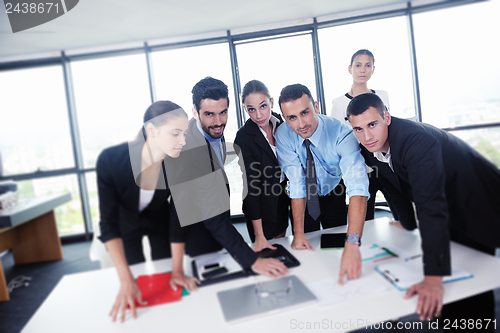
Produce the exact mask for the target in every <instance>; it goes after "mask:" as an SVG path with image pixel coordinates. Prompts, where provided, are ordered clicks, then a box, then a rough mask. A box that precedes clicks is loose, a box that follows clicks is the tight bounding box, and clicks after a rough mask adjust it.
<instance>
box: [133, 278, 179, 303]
mask: <svg viewBox="0 0 500 333" xmlns="http://www.w3.org/2000/svg"><path fill="white" fill-rule="evenodd" d="M171 277H172V273H157V274H153V275H140V276H139V277H138V278H137V280H136V283H137V286H138V287H139V289H141V293H142V299H143V300H144V301H146V302H148V304H145V305H139V304H138V303H137V300H136V301H135V305H136V307H139V308H141V307H146V306H152V305H158V304H163V303H170V302H176V301H179V300H180V299H181V298H182V289H183V288H177V290H173V289H172V288H171V287H170V278H171Z"/></svg>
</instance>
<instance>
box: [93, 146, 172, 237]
mask: <svg viewBox="0 0 500 333" xmlns="http://www.w3.org/2000/svg"><path fill="white" fill-rule="evenodd" d="M142 146H143V142H141V141H137V142H132V143H130V148H129V143H128V142H125V143H122V144H119V145H116V146H113V147H110V148H107V149H105V150H104V151H102V153H101V154H100V155H99V157H98V159H97V165H96V173H97V187H98V192H99V209H100V222H99V226H100V229H101V236H100V237H99V238H100V239H101V241H103V242H106V241H108V240H110V239H113V238H127V237H132V236H133V235H134V234H135V233H137V232H140V230H141V229H144V228H145V229H149V230H153V231H154V230H158V231H162V232H164V233H167V235H168V233H169V203H168V201H167V199H168V197H169V195H170V190H169V189H168V186H167V185H166V182H165V179H164V173H163V172H162V173H160V176H159V177H158V178H159V179H158V186H157V190H156V191H155V193H154V196H153V199H152V201H151V202H150V204H149V205H148V206H147V208H146V209H144V210H143V211H142V212H141V213H139V192H140V188H139V186H138V185H137V184H140V175H139V178H138V179H137V182H136V180H135V179H134V174H133V171H132V163H136V165H137V166H138V168H140V163H141V151H142ZM130 156H132V157H133V158H132V159H131V158H130ZM167 241H168V238H167Z"/></svg>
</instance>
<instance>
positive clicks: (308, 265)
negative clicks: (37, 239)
mask: <svg viewBox="0 0 500 333" xmlns="http://www.w3.org/2000/svg"><path fill="white" fill-rule="evenodd" d="M388 221H389V220H388V219H386V218H383V219H377V220H374V221H368V222H366V224H365V229H364V232H363V243H364V244H370V243H377V242H380V243H382V242H384V243H387V244H392V245H394V246H396V247H398V248H401V249H403V250H406V251H408V252H409V253H420V251H421V250H420V237H419V234H418V231H416V230H415V231H412V232H409V231H405V230H402V229H399V228H397V227H394V226H391V225H389V223H388ZM345 231H346V227H338V228H334V229H329V230H328V231H327V232H345ZM306 235H307V238H308V239H309V242H310V244H311V246H312V247H313V248H314V249H315V251H314V252H311V251H306V250H300V251H299V250H291V249H290V243H291V241H292V238H291V237H288V238H282V239H279V240H273V242H271V243H280V244H282V245H283V246H285V247H286V248H287V249H288V250H289V251H290V252H291V253H292V254H293V255H294V256H295V257H296V258H297V259H298V260H299V261H300V262H301V265H300V266H299V267H295V268H292V269H290V274H293V275H296V276H297V277H298V278H299V279H300V280H301V281H302V282H303V283H304V284H306V285H307V284H309V283H311V282H315V281H321V280H324V279H327V278H331V277H337V276H338V272H339V265H340V256H339V255H338V254H336V253H334V251H321V250H320V249H319V243H320V237H321V232H312V233H308V234H306ZM451 252H452V258H453V263H454V264H455V265H457V266H459V267H461V268H463V269H465V270H467V271H469V272H471V273H473V274H474V278H472V279H467V280H462V281H456V282H453V283H449V284H445V285H444V289H445V296H444V302H445V303H449V302H452V301H455V300H458V299H461V298H465V297H468V296H471V295H473V294H478V293H481V292H484V291H486V290H490V289H494V288H498V287H500V279H498V277H499V276H500V260H499V259H498V258H495V257H492V256H488V255H485V254H483V253H481V252H478V251H475V250H472V249H469V248H467V247H464V246H462V245H459V244H456V243H452V244H451ZM184 267H185V270H186V272H187V274H189V273H190V271H191V270H190V262H189V261H188V260H186V261H185V263H184ZM131 268H132V272H133V273H134V275H136V276H137V275H141V274H152V273H156V272H165V271H169V270H171V268H172V264H171V260H170V259H164V260H158V261H153V262H147V263H143V264H138V265H134V266H132V267H131ZM363 275H364V276H370V277H371V278H373V279H374V280H376V281H377V282H379V283H384V284H387V285H388V286H389V287H388V288H387V289H386V290H385V291H383V292H380V293H378V294H374V295H370V296H368V297H365V298H362V299H358V300H354V301H350V302H344V303H341V304H332V305H330V306H327V307H318V306H317V305H315V304H312V305H309V306H305V307H301V308H297V309H292V310H288V311H286V310H285V311H281V312H276V313H273V314H271V315H268V316H265V317H262V318H259V319H254V320H250V321H247V322H244V323H238V324H233V325H231V324H228V323H226V322H225V320H224V316H223V314H222V310H221V308H220V305H219V302H218V299H217V292H218V291H221V290H227V289H231V288H236V287H241V286H244V285H248V284H252V283H255V282H258V281H267V280H269V278H267V277H264V276H253V277H248V278H242V279H237V280H232V281H228V282H224V283H219V284H214V285H209V286H205V287H202V288H200V289H199V290H198V291H197V292H194V293H192V294H191V295H189V296H185V297H183V298H182V301H180V302H176V303H170V304H163V305H159V306H154V307H149V308H142V309H138V311H137V314H138V317H137V319H136V320H133V319H131V318H130V317H129V318H127V320H126V321H125V322H124V323H120V322H116V323H112V322H111V319H110V318H109V317H108V313H109V311H110V309H111V306H112V305H113V303H114V301H115V297H116V295H117V292H118V289H119V281H118V277H117V274H116V271H115V269H114V268H107V269H102V270H96V271H91V272H85V273H78V274H71V275H66V276H64V277H63V278H62V279H61V281H60V282H59V283H58V285H57V286H56V287H55V288H54V290H53V291H52V292H51V293H50V295H49V296H48V297H47V299H46V300H45V301H44V302H43V304H42V305H41V306H40V308H38V310H37V312H36V313H35V314H34V315H33V317H32V318H31V319H30V320H29V322H28V323H27V325H26V326H25V327H24V328H23V331H22V332H23V333H32V332H49V331H50V332H51V333H58V332H61V333H67V332H72V333H75V332H148V333H153V332H231V333H232V332H251V333H255V332H259V331H260V332H262V331H263V332H297V331H324V332H345V331H351V330H354V329H360V328H364V326H350V325H351V324H355V325H357V324H359V323H367V322H369V323H372V324H376V323H379V322H381V321H386V320H390V319H392V318H398V317H402V316H405V315H409V314H412V313H414V311H415V309H416V305H417V297H412V298H411V299H409V300H404V299H403V297H404V295H405V293H404V292H401V291H398V290H397V289H396V288H394V287H393V286H391V285H390V284H389V282H387V281H386V280H385V279H384V278H383V277H382V276H381V275H380V274H378V273H377V272H376V271H375V269H373V268H370V269H365V270H364V271H363ZM243 301H244V300H235V306H238V302H243ZM301 323H302V325H303V326H302V327H303V329H300V325H301ZM306 323H319V324H320V325H325V323H328V325H332V326H331V328H328V329H325V328H320V329H316V330H310V329H309V330H308V329H305V326H304V324H306ZM337 323H338V324H339V325H340V326H339V325H337ZM336 325H337V327H336ZM424 325H426V324H424ZM342 326H343V327H342ZM321 327H324V326H321Z"/></svg>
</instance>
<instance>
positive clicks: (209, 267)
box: [204, 262, 220, 271]
mask: <svg viewBox="0 0 500 333" xmlns="http://www.w3.org/2000/svg"><path fill="white" fill-rule="evenodd" d="M219 266H220V263H218V262H216V263H213V264H208V265H205V266H204V268H205V270H206V271H208V270H209V269H212V268H215V267H219Z"/></svg>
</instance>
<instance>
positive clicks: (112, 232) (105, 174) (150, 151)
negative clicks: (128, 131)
mask: <svg viewBox="0 0 500 333" xmlns="http://www.w3.org/2000/svg"><path fill="white" fill-rule="evenodd" d="M187 128H188V120H187V114H186V112H184V110H183V109H182V108H181V107H180V106H178V105H177V104H175V103H172V102H170V101H159V102H156V103H153V104H152V105H151V106H150V107H149V108H148V109H147V110H146V113H145V114H144V127H143V130H142V132H140V133H139V135H138V137H137V139H136V140H134V141H132V142H128V143H127V142H126V143H122V144H119V145H117V146H113V147H110V148H107V149H105V150H104V151H103V152H102V153H101V154H100V155H99V158H98V160H97V165H96V172H97V185H98V191H99V209H100V223H99V226H100V229H101V236H100V237H99V238H100V240H101V241H102V242H104V243H105V244H106V248H107V249H108V252H109V254H110V256H111V259H112V260H113V264H114V265H115V267H116V270H117V272H118V276H119V279H120V284H121V286H120V290H119V292H118V296H117V297H116V301H115V304H114V305H113V308H112V309H111V312H110V316H112V317H113V320H115V319H116V317H117V315H118V314H119V313H120V312H121V320H122V321H123V320H124V317H125V310H126V308H127V305H129V306H130V308H131V309H132V314H133V316H134V317H135V303H134V299H135V298H137V300H138V302H140V303H142V299H141V291H140V290H139V288H138V287H137V284H136V283H135V281H134V277H133V275H132V273H131V271H130V269H129V267H128V265H132V264H135V263H138V262H142V261H144V254H143V249H142V237H143V236H145V235H147V236H148V238H149V241H150V244H151V254H152V257H153V259H160V258H168V257H170V242H169V203H168V201H167V198H168V197H169V195H170V190H169V189H168V185H167V182H166V175H165V167H164V165H163V159H164V158H165V156H167V155H168V156H170V157H174V158H175V157H178V156H179V154H180V151H181V149H182V147H183V146H184V145H185V144H186V140H185V135H186V131H187Z"/></svg>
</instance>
